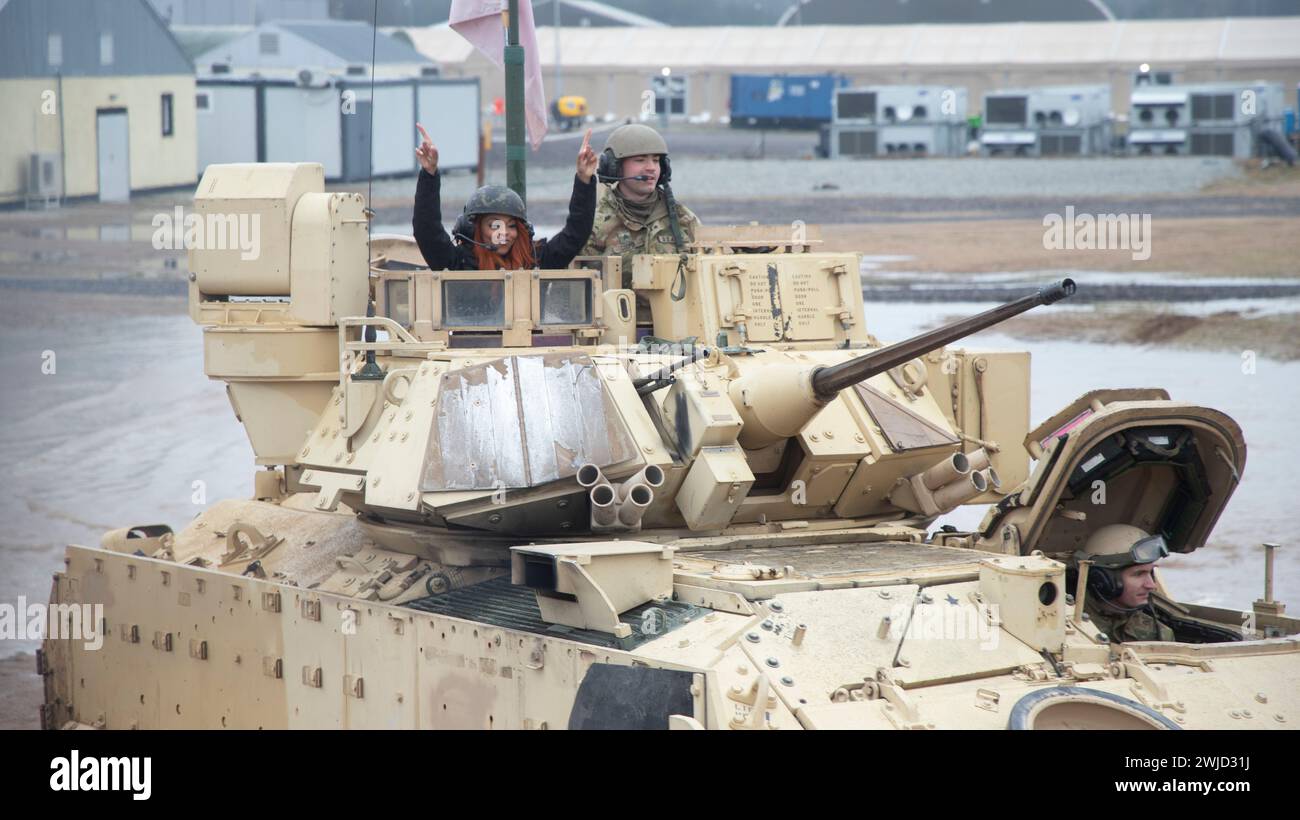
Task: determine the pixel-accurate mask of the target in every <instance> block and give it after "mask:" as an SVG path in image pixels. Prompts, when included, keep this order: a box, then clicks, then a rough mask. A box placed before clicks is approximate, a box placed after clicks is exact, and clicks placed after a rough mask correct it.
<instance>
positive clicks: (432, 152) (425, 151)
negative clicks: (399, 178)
mask: <svg viewBox="0 0 1300 820" xmlns="http://www.w3.org/2000/svg"><path fill="white" fill-rule="evenodd" d="M415 127H416V128H418V129H420V136H421V137H422V138H423V139H421V141H420V147H419V148H416V149H415V159H416V161H417V162H419V163H420V167H421V168H423V169H424V170H425V171H426V172H427V173H429V174H430V175H432V174H436V173H438V149H437V148H435V147H433V140H431V139H429V132H428V131H425V130H424V126H423V125H420V124H419V123H418V122H417V123H416V124H415Z"/></svg>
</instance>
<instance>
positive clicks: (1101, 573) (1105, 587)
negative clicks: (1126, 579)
mask: <svg viewBox="0 0 1300 820" xmlns="http://www.w3.org/2000/svg"><path fill="white" fill-rule="evenodd" d="M1088 591H1089V592H1090V593H1092V594H1093V595H1096V596H1097V597H1099V598H1102V599H1103V600H1106V601H1113V600H1115V599H1116V598H1118V597H1119V596H1120V593H1121V592H1123V591H1124V586H1123V582H1122V581H1121V580H1120V577H1119V573H1117V572H1115V571H1114V570H1112V569H1107V568H1105V567H1093V568H1092V569H1090V570H1089V571H1088Z"/></svg>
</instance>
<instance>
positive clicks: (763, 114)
mask: <svg viewBox="0 0 1300 820" xmlns="http://www.w3.org/2000/svg"><path fill="white" fill-rule="evenodd" d="M848 84H849V83H848V78H847V77H845V76H843V75H835V74H732V75H731V125H732V127H733V128H816V127H817V126H819V125H821V124H822V123H827V122H830V121H831V100H832V99H833V98H834V96H835V89H836V88H840V87H847V86H848Z"/></svg>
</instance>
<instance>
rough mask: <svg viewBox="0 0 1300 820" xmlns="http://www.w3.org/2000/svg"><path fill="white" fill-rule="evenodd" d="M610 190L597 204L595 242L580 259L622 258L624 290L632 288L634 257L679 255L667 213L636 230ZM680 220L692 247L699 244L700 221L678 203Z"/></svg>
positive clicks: (583, 252)
mask: <svg viewBox="0 0 1300 820" xmlns="http://www.w3.org/2000/svg"><path fill="white" fill-rule="evenodd" d="M610 196H611V194H610V189H609V188H605V190H604V191H602V192H601V197H600V201H599V202H597V203H596V221H595V224H594V225H593V227H592V231H591V238H590V239H589V240H588V241H587V244H586V245H585V246H584V247H583V249H582V250H581V251H579V252H578V255H579V256H620V257H622V259H623V287H625V288H630V287H632V257H633V255H635V254H638V253H677V246H676V245H675V244H674V243H673V229H672V225H671V223H670V221H669V219H668V214H667V212H666V211H665V212H664V213H663V215H662V216H660V217H657V218H655V219H651V220H650V221H649V222H648V223H646V224H645V225H644V226H643V227H641V228H640V229H639V230H634V229H632V228H631V227H630V226H629V225H627V224H625V223H624V222H623V220H622V218H621V217H620V216H619V214H618V211H617V209H616V208H615V207H614V206H613V204H612V203H611V202H610V201H609V200H610ZM677 220H678V222H679V223H680V225H681V228H682V239H683V240H684V241H685V242H686V243H687V244H690V243H691V242H694V241H695V228H696V226H697V225H699V224H700V220H699V218H698V217H696V216H695V214H693V213H692V212H691V209H690V208H687V207H686V206H685V205H683V204H681V203H680V202H678V203H677Z"/></svg>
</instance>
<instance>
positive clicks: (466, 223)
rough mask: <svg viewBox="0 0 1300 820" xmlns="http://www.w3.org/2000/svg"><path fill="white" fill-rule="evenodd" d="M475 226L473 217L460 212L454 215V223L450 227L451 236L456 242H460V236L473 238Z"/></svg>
mask: <svg viewBox="0 0 1300 820" xmlns="http://www.w3.org/2000/svg"><path fill="white" fill-rule="evenodd" d="M476 227H477V225H476V224H475V218H474V217H472V216H470V215H469V214H461V215H460V216H458V217H456V224H455V225H453V226H452V228H451V238H452V241H453V242H455V243H456V244H458V245H459V244H461V242H462V241H463V240H461V239H460V237H462V236H464V237H468V238H470V239H473V238H474V229H475V228H476Z"/></svg>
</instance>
